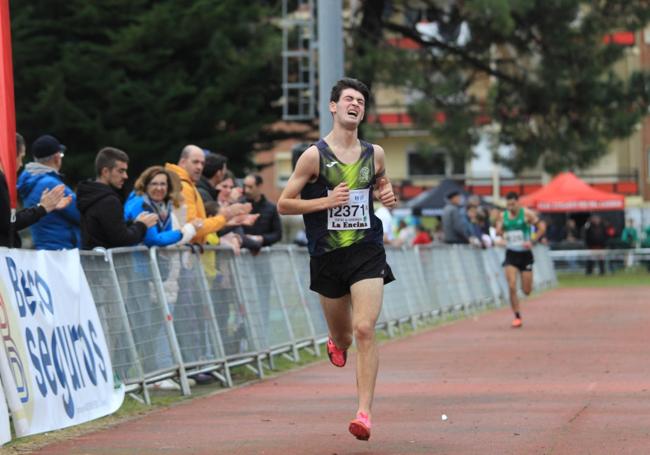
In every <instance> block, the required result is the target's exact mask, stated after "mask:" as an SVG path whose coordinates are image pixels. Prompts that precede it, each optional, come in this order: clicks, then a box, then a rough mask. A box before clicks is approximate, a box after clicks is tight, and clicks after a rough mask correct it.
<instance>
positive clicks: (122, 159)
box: [77, 147, 158, 250]
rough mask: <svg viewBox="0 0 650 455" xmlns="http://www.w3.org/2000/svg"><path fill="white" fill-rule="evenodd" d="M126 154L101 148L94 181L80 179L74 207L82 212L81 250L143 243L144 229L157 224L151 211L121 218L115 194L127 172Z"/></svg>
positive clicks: (120, 210)
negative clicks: (129, 220) (128, 221)
mask: <svg viewBox="0 0 650 455" xmlns="http://www.w3.org/2000/svg"><path fill="white" fill-rule="evenodd" d="M128 167H129V156H128V155H127V154H126V153H125V152H123V151H122V150H119V149H116V148H113V147H104V148H103V149H101V150H100V151H99V152H98V153H97V157H96V158H95V174H96V179H95V180H87V181H85V182H81V183H80V184H79V187H78V188H77V206H78V208H79V212H81V244H82V247H83V248H84V249H87V250H91V249H93V248H97V247H102V248H116V247H121V246H131V245H137V244H138V243H140V242H142V240H143V239H144V236H145V234H146V233H147V229H148V228H150V227H151V226H153V225H154V224H156V222H157V220H158V217H157V216H156V215H155V214H153V213H146V212H142V213H140V214H139V215H138V216H137V217H135V219H134V220H133V222H132V223H129V224H127V223H126V221H125V220H124V207H123V202H122V198H121V197H120V194H119V193H118V191H119V190H121V189H122V187H123V186H124V182H125V181H126V179H127V177H128V175H127V173H126V171H127V169H128Z"/></svg>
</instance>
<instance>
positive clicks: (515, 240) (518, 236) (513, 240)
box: [505, 230, 524, 248]
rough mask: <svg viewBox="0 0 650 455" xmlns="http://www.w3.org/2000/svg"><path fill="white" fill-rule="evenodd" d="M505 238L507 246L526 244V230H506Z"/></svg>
mask: <svg viewBox="0 0 650 455" xmlns="http://www.w3.org/2000/svg"><path fill="white" fill-rule="evenodd" d="M505 238H506V243H507V246H509V247H519V248H521V247H523V246H524V231H520V230H517V231H506V232H505Z"/></svg>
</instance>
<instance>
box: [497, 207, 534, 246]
mask: <svg viewBox="0 0 650 455" xmlns="http://www.w3.org/2000/svg"><path fill="white" fill-rule="evenodd" d="M503 232H504V237H505V239H506V249H508V250H510V251H528V248H526V247H525V246H524V242H528V241H530V225H529V224H528V223H526V215H525V211H524V209H523V207H522V208H520V209H519V213H518V214H517V216H516V217H514V218H511V217H510V210H506V211H505V213H504V214H503Z"/></svg>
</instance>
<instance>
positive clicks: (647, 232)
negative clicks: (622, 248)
mask: <svg viewBox="0 0 650 455" xmlns="http://www.w3.org/2000/svg"><path fill="white" fill-rule="evenodd" d="M641 248H650V224H649V225H648V226H646V227H645V229H644V231H643V242H641Z"/></svg>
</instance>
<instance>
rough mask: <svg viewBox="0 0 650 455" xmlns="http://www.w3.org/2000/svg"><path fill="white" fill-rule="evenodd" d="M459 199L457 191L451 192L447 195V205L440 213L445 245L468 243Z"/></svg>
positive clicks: (459, 195) (467, 233)
mask: <svg viewBox="0 0 650 455" xmlns="http://www.w3.org/2000/svg"><path fill="white" fill-rule="evenodd" d="M461 198H462V195H461V194H460V191H459V190H451V191H450V192H449V193H447V205H445V208H444V209H443V211H442V230H443V232H444V235H445V243H451V244H453V243H460V244H467V243H469V238H470V234H469V232H468V230H467V223H466V222H465V219H464V218H463V214H462V213H461V208H460V207H461Z"/></svg>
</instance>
